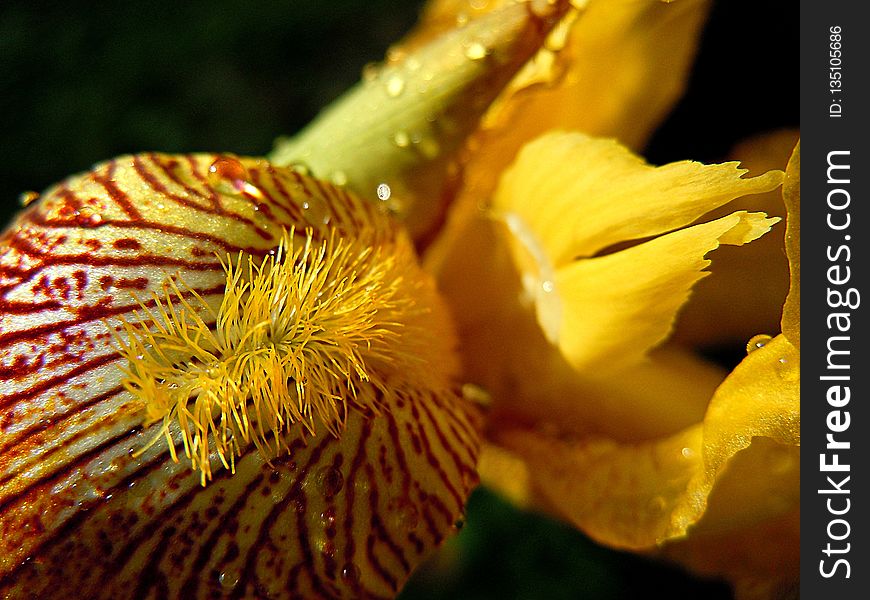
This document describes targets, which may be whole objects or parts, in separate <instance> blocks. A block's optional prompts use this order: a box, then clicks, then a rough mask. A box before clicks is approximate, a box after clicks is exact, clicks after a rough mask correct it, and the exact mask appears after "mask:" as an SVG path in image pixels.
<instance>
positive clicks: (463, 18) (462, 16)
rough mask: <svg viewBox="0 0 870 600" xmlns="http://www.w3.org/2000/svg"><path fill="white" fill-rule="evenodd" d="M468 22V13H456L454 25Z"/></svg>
mask: <svg viewBox="0 0 870 600" xmlns="http://www.w3.org/2000/svg"><path fill="white" fill-rule="evenodd" d="M467 24H468V15H467V14H466V13H459V14H458V15H456V26H457V27H465V26H466V25H467Z"/></svg>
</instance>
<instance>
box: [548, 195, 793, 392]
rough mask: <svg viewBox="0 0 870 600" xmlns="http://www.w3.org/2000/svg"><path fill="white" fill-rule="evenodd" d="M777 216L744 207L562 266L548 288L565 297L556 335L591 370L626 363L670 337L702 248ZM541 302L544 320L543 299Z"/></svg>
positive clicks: (756, 230)
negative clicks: (623, 247) (710, 219)
mask: <svg viewBox="0 0 870 600" xmlns="http://www.w3.org/2000/svg"><path fill="white" fill-rule="evenodd" d="M775 222H776V220H775V219H768V218H765V216H764V214H763V213H747V212H744V211H741V212H737V213H734V214H732V215H729V216H727V217H722V218H721V219H717V220H716V221H712V222H710V223H704V224H701V225H695V226H693V227H688V228H686V229H682V230H679V231H675V232H673V233H670V234H667V235H663V236H661V237H658V238H655V239H653V240H652V241H649V242H646V243H643V244H640V245H637V246H634V247H632V248H628V249H627V250H622V251H620V252H616V253H614V254H608V255H606V256H601V257H598V258H591V259H587V260H579V261H576V262H574V263H572V264H570V265H567V266H565V267H563V268H561V269H559V270H558V271H557V272H556V277H555V280H554V285H553V289H552V290H551V292H550V293H552V294H555V295H556V296H557V297H558V298H560V299H563V300H562V302H561V308H562V318H561V322H560V323H559V325H558V328H557V329H555V330H554V331H553V333H554V335H555V336H556V337H555V340H556V342H557V343H558V344H559V347H560V348H561V349H562V352H563V353H564V354H565V356H566V357H567V358H568V360H569V361H570V362H571V364H573V365H574V367H575V368H577V369H578V370H579V371H582V372H584V373H587V374H590V375H592V376H594V377H607V376H610V375H611V374H613V373H615V372H617V371H620V370H622V369H625V368H629V367H631V366H632V365H633V364H635V363H637V362H640V361H641V360H643V358H644V357H645V356H646V354H647V353H648V352H649V350H650V349H652V348H654V347H656V346H657V345H659V344H660V343H661V342H663V341H664V340H665V338H667V336H668V334H669V333H670V331H671V327H672V326H673V321H674V319H675V318H676V314H677V311H678V310H679V309H680V307H681V306H682V305H683V304H684V303H685V302H686V300H687V299H688V297H689V293H690V290H691V288H692V285H694V284H695V283H696V282H697V281H698V280H700V279H701V278H702V277H704V276H705V275H706V274H707V273H706V272H704V271H703V269H704V268H705V267H707V266H708V265H709V264H710V261H709V260H707V259H705V258H704V256H705V255H706V254H707V253H708V252H710V251H711V250H715V249H716V248H718V247H719V244H731V245H737V246H740V245H742V244H745V243H747V242H751V241H752V240H754V239H756V238H758V237H760V236H762V235H764V234H765V233H766V232H767V231H768V230H769V229H770V227H771V225H772V224H773V223H775ZM538 306H539V307H543V310H541V309H540V308H539V311H538V315H539V317H538V318H539V322H541V323H542V324H543V323H544V319H546V318H548V316H549V315H548V313H545V311H547V309H548V307H546V306H545V304H544V303H540V302H539V303H538ZM542 313H545V314H544V316H543V318H542Z"/></svg>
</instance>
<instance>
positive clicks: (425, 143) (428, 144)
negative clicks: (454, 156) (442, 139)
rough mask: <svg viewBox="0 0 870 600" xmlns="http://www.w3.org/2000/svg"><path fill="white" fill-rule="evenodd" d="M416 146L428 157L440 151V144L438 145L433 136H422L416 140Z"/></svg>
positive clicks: (432, 156)
mask: <svg viewBox="0 0 870 600" xmlns="http://www.w3.org/2000/svg"><path fill="white" fill-rule="evenodd" d="M417 147H418V148H420V153H421V154H422V155H423V156H425V157H426V158H429V159H432V158H435V157H436V156H438V153H439V152H441V146H439V145H438V142H437V141H436V140H435V138H430V137H426V138H423V139H421V140H420V141H419V142H418V145H417Z"/></svg>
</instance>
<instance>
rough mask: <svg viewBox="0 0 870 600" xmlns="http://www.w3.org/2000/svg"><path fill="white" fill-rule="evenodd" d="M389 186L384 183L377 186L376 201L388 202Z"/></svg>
mask: <svg viewBox="0 0 870 600" xmlns="http://www.w3.org/2000/svg"><path fill="white" fill-rule="evenodd" d="M391 193H392V192H391V190H390V186H389V185H387V184H386V183H382V184H380V185H378V199H379V200H389V199H390V194H391Z"/></svg>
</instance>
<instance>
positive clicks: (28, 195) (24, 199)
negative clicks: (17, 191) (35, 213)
mask: <svg viewBox="0 0 870 600" xmlns="http://www.w3.org/2000/svg"><path fill="white" fill-rule="evenodd" d="M38 198H39V192H34V191H33V190H30V191H27V192H22V193H21V195H20V196H18V202H19V203H20V204H21V206H30V205H31V204H33V203H34V202H35V201H36V200H37V199H38Z"/></svg>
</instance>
